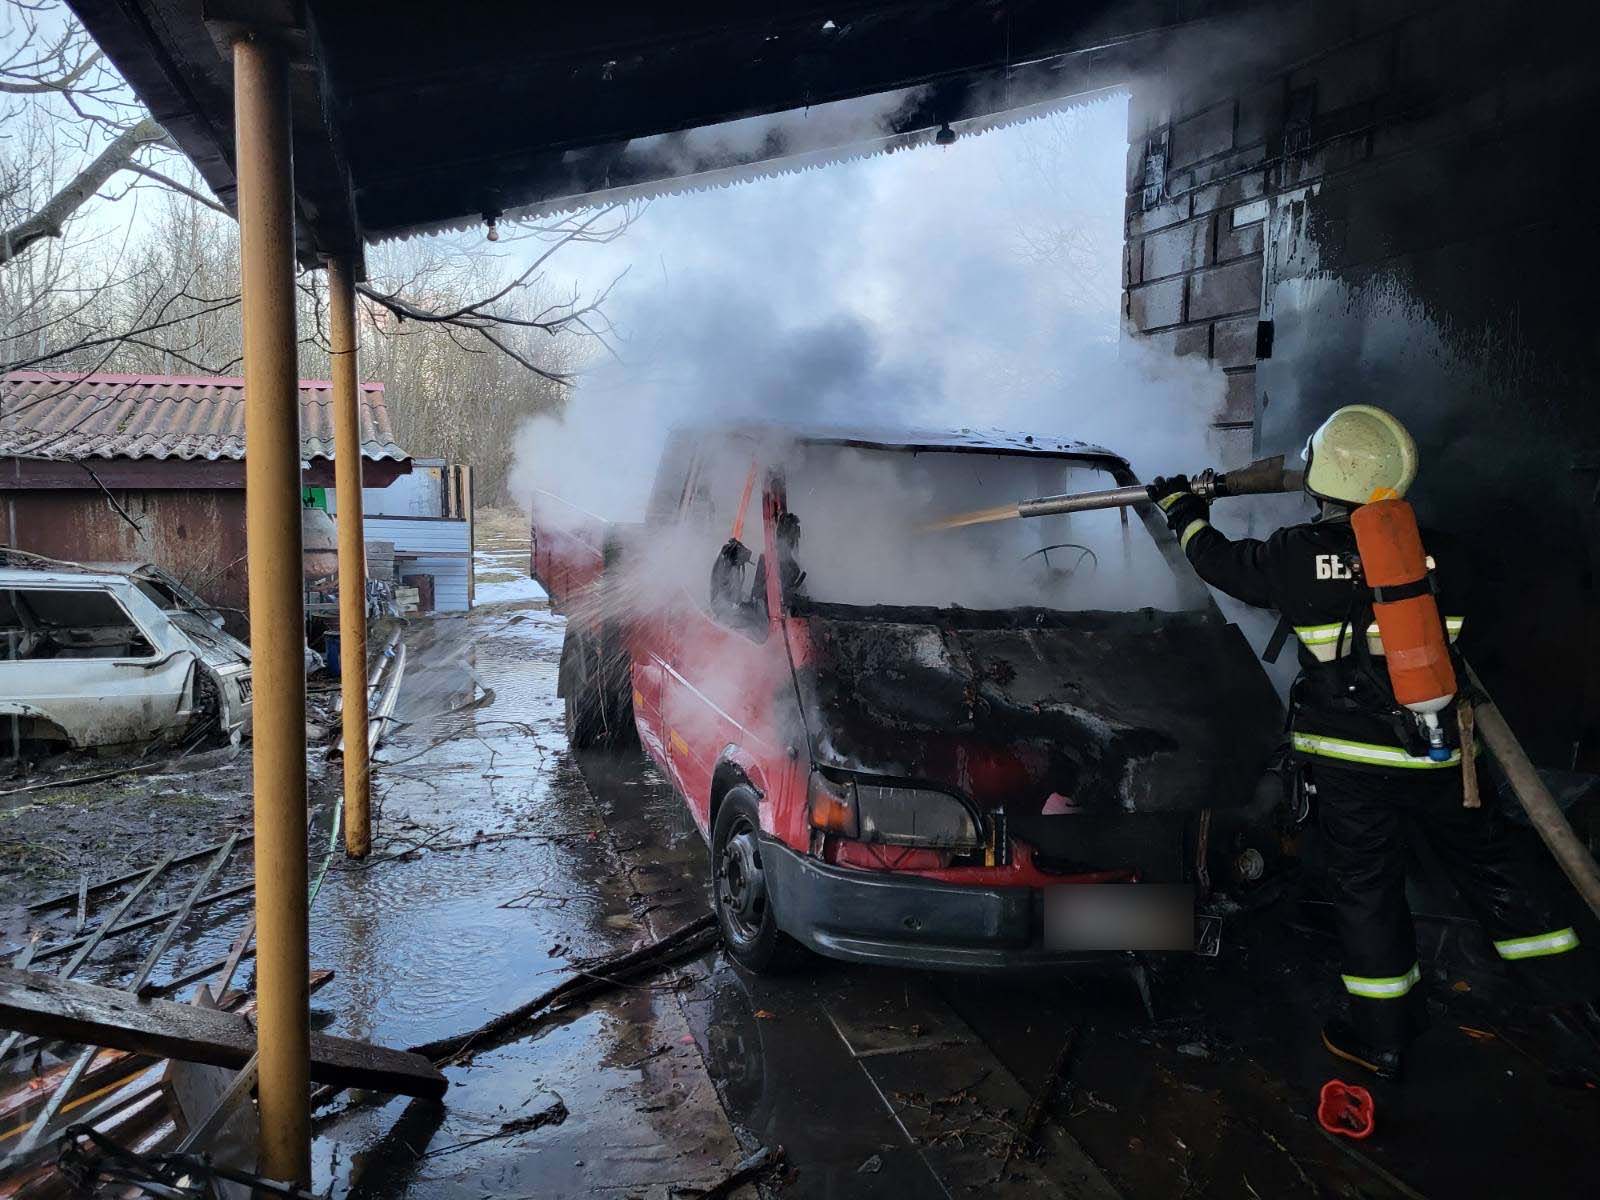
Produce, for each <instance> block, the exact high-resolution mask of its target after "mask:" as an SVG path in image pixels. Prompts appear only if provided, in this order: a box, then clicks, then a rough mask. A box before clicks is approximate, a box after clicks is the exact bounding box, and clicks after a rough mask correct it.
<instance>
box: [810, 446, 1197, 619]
mask: <svg viewBox="0 0 1600 1200" xmlns="http://www.w3.org/2000/svg"><path fill="white" fill-rule="evenodd" d="M785 483H786V490H787V493H788V507H789V512H791V513H792V514H794V517H795V518H797V528H798V538H799V541H798V544H797V546H796V547H795V550H794V558H795V563H796V565H797V567H798V568H799V569H800V570H803V571H804V572H805V575H804V578H803V579H801V580H800V582H799V584H798V587H797V588H791V590H792V591H793V593H794V596H795V598H796V599H797V600H800V601H802V602H803V601H804V600H811V601H814V602H819V603H827V604H847V605H857V606H868V605H893V606H930V607H936V608H951V607H960V608H971V609H1004V608H1022V607H1034V608H1050V609H1061V610H1066V611H1084V610H1111V611H1131V610H1134V609H1140V608H1155V609H1163V610H1167V611H1180V610H1186V609H1196V608H1200V607H1202V606H1203V605H1204V602H1205V601H1204V597H1205V593H1204V589H1203V588H1202V587H1201V585H1200V584H1199V582H1198V581H1197V580H1196V579H1195V578H1194V577H1193V574H1192V572H1189V571H1187V570H1184V571H1183V573H1182V574H1181V575H1180V574H1179V573H1178V571H1175V570H1174V568H1173V565H1172V564H1171V563H1170V562H1169V561H1168V559H1167V557H1166V555H1165V554H1164V553H1163V552H1162V548H1161V546H1159V545H1158V544H1157V543H1156V541H1155V538H1154V537H1153V536H1152V534H1151V532H1150V530H1149V529H1148V528H1147V527H1146V525H1145V523H1144V521H1143V520H1142V519H1141V517H1140V515H1139V513H1137V512H1135V511H1131V510H1126V509H1122V510H1116V509H1111V510H1102V511H1098V512H1082V513H1070V514H1064V515H1061V516H1053V517H1032V518H1029V519H1027V520H1017V519H1011V520H1003V521H996V522H993V523H990V524H983V525H970V526H967V527H964V528H958V529H945V530H930V529H928V526H929V525H930V524H931V523H932V522H935V521H938V520H940V519H941V518H945V517H949V516H952V515H954V514H956V513H961V512H966V511H971V510H975V509H981V508H990V507H993V506H995V505H999V504H1006V503H1012V502H1015V501H1018V500H1025V499H1031V498H1033V497H1036V496H1048V495H1056V494H1059V493H1062V492H1080V491H1095V490H1099V489H1103V488H1114V487H1117V486H1119V484H1118V481H1117V480H1116V479H1115V478H1114V477H1113V476H1112V475H1111V473H1110V472H1109V471H1108V470H1106V469H1104V468H1103V467H1101V466H1099V465H1097V464H1096V463H1094V462H1092V461H1086V460H1083V459H1071V458H1063V457H1052V456H1048V455H1042V454H1041V455H1021V454H984V453H981V452H972V451H960V452H956V451H912V450H877V449H862V448H858V447H854V446H838V445H824V444H815V443H813V444H802V445H800V446H798V447H795V448H794V450H793V451H792V453H791V455H790V456H789V461H788V462H787V464H786V470H785ZM1161 536H1162V537H1163V538H1165V537H1167V536H1168V535H1167V534H1166V531H1165V529H1164V528H1162V529H1161Z"/></svg>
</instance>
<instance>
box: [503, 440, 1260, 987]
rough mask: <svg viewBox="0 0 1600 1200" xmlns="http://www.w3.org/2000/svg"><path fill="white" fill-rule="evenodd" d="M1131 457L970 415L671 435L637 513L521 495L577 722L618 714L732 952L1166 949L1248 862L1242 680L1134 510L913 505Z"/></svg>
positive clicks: (609, 734) (1118, 482) (935, 958)
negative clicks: (630, 517)
mask: <svg viewBox="0 0 1600 1200" xmlns="http://www.w3.org/2000/svg"><path fill="white" fill-rule="evenodd" d="M1133 482H1135V479H1134V476H1133V473H1132V472H1131V470H1130V469H1129V467H1128V464H1127V462H1126V461H1125V460H1123V459H1122V458H1120V457H1119V456H1117V455H1116V454H1113V453H1111V452H1110V451H1108V450H1104V449H1100V448H1098V447H1094V446H1088V445H1084V444H1081V443H1075V442H1054V441H1046V440H1044V439H1037V438H1033V437H1021V436H1015V437H1014V436H1005V435H998V434H995V435H978V434H974V433H970V432H968V431H960V432H951V433H936V434H910V433H898V432H860V431H841V430H836V429H816V430H809V431H796V430H785V429H779V428H769V427H751V428H738V429H720V430H715V431H711V430H695V431H686V432H681V433H679V434H677V435H675V436H673V437H672V438H671V439H670V440H669V443H668V445H667V448H666V450H665V453H664V455H663V458H662V461H661V465H660V469H659V472H658V475H657V478H656V481H655V486H654V490H653V493H652V496H651V499H650V503H649V505H648V508H647V511H646V514H645V519H644V521H643V522H642V523H641V524H633V525H616V524H610V523H607V522H605V521H603V520H601V519H600V518H599V517H596V516H594V515H592V514H589V513H585V512H582V511H581V510H578V509H575V508H573V507H572V506H571V505H569V504H567V503H565V502H564V501H561V500H560V499H558V498H557V497H554V496H551V495H548V494H540V495H539V496H537V497H536V500H535V505H534V514H533V555H532V570H533V573H534V575H535V576H536V577H537V578H538V579H539V581H540V582H541V583H542V584H543V585H544V586H545V588H546V590H547V591H548V592H549V593H550V595H551V598H552V603H553V604H554V605H555V607H556V608H557V610H558V611H562V612H565V613H566V614H567V616H568V624H567V631H566V642H565V646H564V648H563V654H562V662H561V672H560V690H561V694H562V696H563V697H564V700H565V704H566V712H567V722H568V734H569V737H570V739H571V741H572V744H573V745H574V746H575V747H579V748H582V747H586V746H595V745H604V744H617V743H620V742H623V741H629V740H631V739H632V737H633V736H634V735H635V733H636V734H637V737H638V740H639V742H640V743H642V744H643V747H644V749H645V751H646V753H648V754H649V756H650V757H651V759H652V760H654V762H655V763H656V764H657V765H658V766H659V767H660V768H661V770H662V771H664V772H665V773H666V775H667V776H668V777H669V778H670V779H671V780H672V781H673V783H674V784H675V785H676V787H677V789H678V791H679V792H681V794H682V795H683V797H684V799H685V801H686V802H687V804H688V806H689V811H690V812H691V813H692V814H693V817H694V820H695V823H696V824H697V825H698V826H699V828H700V831H701V833H702V834H703V835H704V836H705V837H706V839H707V841H708V842H709V845H710V849H711V872H712V878H713V891H714V898H715V905H716V911H717V916H718V919H719V921H720V922H721V925H722V930H723V933H724V936H725V939H726V944H727V947H728V950H729V952H730V953H731V954H732V955H733V956H734V957H735V958H736V959H737V960H738V961H739V962H741V963H743V964H744V965H746V966H747V967H750V968H752V969H754V970H758V971H759V970H765V969H768V968H770V967H773V966H775V965H777V964H778V963H779V962H780V961H781V960H783V959H786V958H790V957H792V956H793V955H794V953H795V949H796V947H797V946H804V947H809V948H810V949H812V950H814V951H818V952H820V953H822V954H826V955H831V956H833V957H836V958H843V959H852V960H857V961H866V962H891V963H902V964H908V965H915V966H919V967H942V968H953V969H969V968H970V969H979V968H981V969H991V968H1010V967H1030V966H1049V965H1053V964H1059V963H1065V962H1070V961H1076V960H1081V959H1084V958H1086V957H1091V956H1093V955H1095V954H1098V953H1100V952H1104V951H1120V950H1149V949H1182V948H1186V947H1188V946H1189V945H1190V943H1191V941H1192V938H1193V933H1194V899H1195V896H1196V894H1197V892H1198V893H1202V894H1203V893H1204V892H1205V891H1206V890H1208V889H1209V888H1211V887H1214V886H1225V887H1229V888H1238V887H1248V886H1251V885H1256V884H1257V881H1258V880H1259V879H1260V877H1261V875H1262V874H1263V872H1264V871H1265V870H1266V869H1267V868H1268V867H1269V866H1270V865H1271V863H1272V862H1273V860H1274V858H1275V854H1276V847H1277V845H1278V843H1279V838H1278V832H1277V830H1276V827H1275V823H1276V822H1277V821H1278V819H1279V809H1280V805H1279V804H1278V793H1277V792H1276V791H1275V790H1273V789H1272V788H1270V787H1267V786H1264V785H1263V778H1264V773H1265V769H1266V765H1267V761H1268V758H1269V756H1270V754H1271V752H1272V750H1273V747H1274V745H1275V744H1276V741H1277V738H1278V734H1279V731H1280V729H1281V709H1280V706H1279V703H1278V700H1277V697H1276V695H1275V693H1274V692H1273V690H1272V687H1271V685H1270V683H1269V681H1268V680H1267V678H1266V676H1265V675H1264V673H1263V672H1262V671H1261V670H1260V668H1259V666H1258V665H1257V664H1256V662H1255V660H1254V656H1253V654H1252V653H1251V651H1250V649H1249V646H1248V644H1247V643H1246V641H1245V639H1244V637H1243V636H1242V635H1241V634H1240V632H1239V630H1238V629H1237V628H1236V627H1235V626H1233V625H1231V624H1230V623H1229V622H1228V621H1226V620H1225V619H1224V618H1223V616H1222V614H1221V613H1220V612H1219V611H1218V609H1217V608H1216V606H1215V604H1214V603H1213V602H1212V600H1211V597H1210V594H1209V593H1208V592H1207V590H1206V589H1205V587H1204V586H1203V585H1202V584H1201V583H1200V581H1199V580H1198V578H1197V577H1196V576H1195V575H1194V573H1193V572H1192V570H1191V569H1190V568H1189V566H1188V563H1187V562H1186V561H1185V560H1184V558H1183V555H1182V554H1181V553H1180V552H1179V550H1178V547H1177V544H1176V541H1175V539H1173V538H1172V536H1171V535H1170V534H1169V533H1168V531H1167V529H1166V527H1165V526H1164V525H1163V524H1162V522H1161V521H1160V519H1159V517H1158V516H1156V515H1155V514H1154V513H1153V512H1151V511H1148V510H1146V509H1144V508H1143V507H1141V508H1140V509H1135V510H1111V511H1099V512H1089V513H1076V514H1070V515H1063V516H1055V517H1044V518H1035V519H1029V520H1007V521H998V522H994V523H990V524H982V525H974V526H969V527H965V528H959V529H938V528H935V527H934V526H935V524H936V522H937V521H938V519H939V518H941V517H945V516H948V515H951V514H954V513H959V512H964V511H968V510H973V509H978V508H983V507H987V506H993V505H998V504H1004V503H1006V502H1015V501H1016V500H1018V499H1022V498H1026V497H1031V496H1041V495H1049V494H1055V493H1061V492H1069V491H1082V490H1090V489H1096V488H1104V487H1118V486H1126V485H1128V484H1130V483H1133Z"/></svg>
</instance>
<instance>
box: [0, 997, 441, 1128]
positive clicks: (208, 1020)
mask: <svg viewBox="0 0 1600 1200" xmlns="http://www.w3.org/2000/svg"><path fill="white" fill-rule="evenodd" d="M0 1025H4V1026H5V1027H7V1028H11V1029H18V1030H21V1031H22V1032H24V1033H34V1034H39V1035H41V1036H47V1037H54V1038H61V1039H64V1040H68V1041H75V1042H83V1043H86V1044H89V1045H95V1046H109V1047H111V1048H112V1049H114V1050H131V1051H134V1052H135V1053H140V1054H156V1055H160V1056H162V1057H167V1058H179V1059H183V1060H184V1061H185V1062H198V1063H205V1064H207V1065H209V1066H213V1067H227V1068H229V1069H230V1070H235V1071H237V1070H239V1069H240V1068H241V1067H243V1066H244V1065H245V1063H247V1062H248V1061H249V1060H250V1056H251V1055H252V1054H254V1053H255V1050H256V1034H255V1028H254V1027H253V1026H252V1025H251V1024H250V1022H249V1021H248V1020H246V1019H245V1018H243V1017H240V1016H235V1015H233V1014H231V1013H224V1012H215V1011H211V1010H208V1009H203V1008H196V1007H195V1006H193V1005H189V1004H174V1003H173V1002H171V1001H170V1000H138V999H135V998H134V997H132V996H130V995H128V993H126V992H122V991H118V990H117V989H115V988H107V987H98V986H96V985H94V984H88V983H78V982H75V981H71V980H64V979H59V978H56V977H53V976H48V975H38V974H35V973H33V972H30V971H17V970H14V969H12V968H10V967H0ZM311 1078H312V1079H313V1080H314V1081H315V1082H318V1083H335V1084H341V1085H343V1086H345V1087H363V1088H369V1089H371V1090H373V1091H378V1092H388V1093H391V1094H398V1095H402V1096H423V1097H427V1098H431V1099H437V1098H439V1097H440V1096H443V1095H444V1092H445V1087H446V1081H445V1077H444V1076H443V1075H441V1074H440V1073H439V1072H438V1071H437V1070H436V1069H435V1068H434V1066H433V1065H432V1064H431V1063H429V1062H428V1060H427V1059H425V1058H421V1057H419V1056H417V1055H415V1054H409V1053H407V1052H405V1051H403V1050H390V1049H387V1048H385V1047H382V1046H372V1045H368V1044H367V1043H365V1042H357V1041H352V1040H350V1039H348V1038H338V1037H329V1036H328V1035H326V1034H320V1033H313V1034H312V1035H311Z"/></svg>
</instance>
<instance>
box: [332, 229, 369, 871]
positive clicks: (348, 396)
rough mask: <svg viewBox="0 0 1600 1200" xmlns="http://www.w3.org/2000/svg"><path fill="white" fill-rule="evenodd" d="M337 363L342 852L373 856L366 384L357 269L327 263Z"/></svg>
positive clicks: (338, 259) (346, 259)
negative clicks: (364, 506)
mask: <svg viewBox="0 0 1600 1200" xmlns="http://www.w3.org/2000/svg"><path fill="white" fill-rule="evenodd" d="M328 310H329V316H328V341H329V345H330V348H331V349H332V351H333V353H332V362H333V489H334V494H335V495H336V496H337V497H338V498H339V679H340V688H341V692H342V694H343V696H344V848H345V852H346V853H347V854H349V855H350V857H351V858H365V857H366V856H367V852H368V851H369V850H371V849H372V817H371V805H370V797H371V790H370V789H371V782H370V775H369V770H368V763H367V543H366V537H365V535H364V534H363V533H362V527H361V413H360V403H361V396H360V391H361V384H360V375H359V374H358V373H357V355H356V281H355V264H354V262H353V260H352V259H351V257H350V256H349V255H344V254H341V255H336V256H335V257H333V258H331V259H329V260H328Z"/></svg>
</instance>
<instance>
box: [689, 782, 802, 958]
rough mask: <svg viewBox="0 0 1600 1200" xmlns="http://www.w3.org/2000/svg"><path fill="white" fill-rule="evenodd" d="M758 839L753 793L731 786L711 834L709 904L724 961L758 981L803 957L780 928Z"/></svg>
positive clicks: (723, 799)
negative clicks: (730, 961)
mask: <svg viewBox="0 0 1600 1200" xmlns="http://www.w3.org/2000/svg"><path fill="white" fill-rule="evenodd" d="M760 834H761V820H760V817H759V815H758V813H757V809H756V794H755V792H754V791H753V790H751V789H750V788H748V787H746V786H744V785H742V784H739V785H735V786H734V787H732V788H730V789H729V790H728V793H727V795H725V796H723V798H722V804H721V806H720V807H719V808H718V809H717V820H716V824H715V825H714V826H713V827H712V830H711V900H712V904H713V906H714V907H715V909H716V913H717V924H718V925H719V926H720V927H721V929H722V941H723V944H724V945H725V946H726V947H727V950H728V955H729V956H730V957H731V958H732V959H733V960H734V961H735V962H737V963H739V964H740V965H741V966H743V967H747V968H748V969H749V970H751V971H754V972H755V973H756V974H758V975H762V974H769V973H774V972H778V971H782V970H785V969H787V968H789V967H792V966H794V965H795V964H796V963H797V962H799V961H801V960H802V959H803V958H804V957H805V952H804V950H803V949H802V948H801V946H800V945H799V943H798V942H796V941H794V939H792V938H790V937H789V936H788V935H787V934H785V933H784V932H783V931H781V930H780V929H779V928H778V921H777V916H776V914H775V913H774V912H773V909H772V899H771V896H770V894H769V893H768V891H767V881H766V872H765V870H764V869H763V867H762V863H761V837H760Z"/></svg>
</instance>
